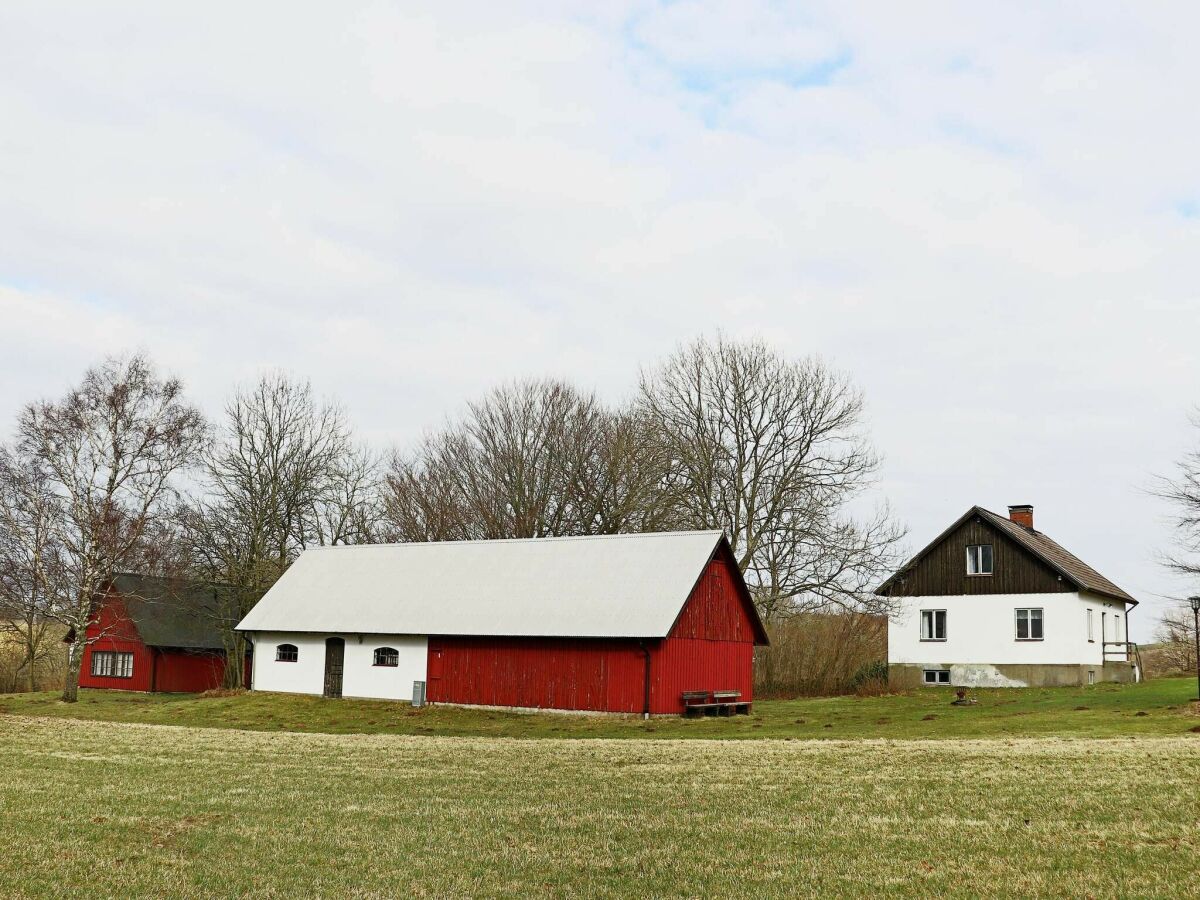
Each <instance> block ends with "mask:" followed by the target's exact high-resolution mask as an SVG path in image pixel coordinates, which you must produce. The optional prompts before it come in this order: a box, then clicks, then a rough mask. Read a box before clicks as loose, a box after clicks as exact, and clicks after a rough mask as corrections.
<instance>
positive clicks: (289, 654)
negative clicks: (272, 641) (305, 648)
mask: <svg viewBox="0 0 1200 900" xmlns="http://www.w3.org/2000/svg"><path fill="white" fill-rule="evenodd" d="M299 658H300V651H299V650H297V649H296V645H295V644H280V645H279V646H278V647H276V648H275V662H295V661H296V660H298V659H299Z"/></svg>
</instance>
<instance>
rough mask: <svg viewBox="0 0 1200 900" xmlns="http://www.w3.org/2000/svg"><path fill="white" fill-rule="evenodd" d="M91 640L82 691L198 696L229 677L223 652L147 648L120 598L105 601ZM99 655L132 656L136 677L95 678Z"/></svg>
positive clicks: (89, 633) (82, 674) (92, 627)
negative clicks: (94, 661)
mask: <svg viewBox="0 0 1200 900" xmlns="http://www.w3.org/2000/svg"><path fill="white" fill-rule="evenodd" d="M87 638H88V641H89V642H90V643H89V644H88V646H87V648H86V649H85V650H84V652H83V667H82V669H81V670H80V672H79V686H80V687H85V688H113V689H116V690H122V691H164V692H178V693H194V692H199V691H207V690H209V689H210V688H215V687H219V686H220V684H221V679H222V677H223V676H224V674H225V655H224V653H223V652H221V651H212V650H179V649H172V648H164V647H147V646H146V645H145V644H144V643H142V639H141V637H140V636H139V635H138V632H137V628H135V627H134V624H133V622H132V621H131V620H130V619H129V616H128V615H127V613H126V612H125V607H124V604H123V603H122V602H121V598H120V597H119V596H117V595H113V594H110V595H109V596H107V597H106V598H105V600H104V603H103V604H102V605H101V607H100V609H99V611H98V613H97V615H96V618H95V620H94V621H93V622H92V624H90V625H89V626H88V630H87ZM97 651H115V652H117V653H132V654H133V675H132V676H131V677H129V678H115V677H112V676H101V675H93V674H92V654H93V653H95V652H97Z"/></svg>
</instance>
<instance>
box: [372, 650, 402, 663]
mask: <svg viewBox="0 0 1200 900" xmlns="http://www.w3.org/2000/svg"><path fill="white" fill-rule="evenodd" d="M375 665H377V666H391V667H395V666H398V665H400V651H399V650H397V649H396V648H395V647H376V648H375Z"/></svg>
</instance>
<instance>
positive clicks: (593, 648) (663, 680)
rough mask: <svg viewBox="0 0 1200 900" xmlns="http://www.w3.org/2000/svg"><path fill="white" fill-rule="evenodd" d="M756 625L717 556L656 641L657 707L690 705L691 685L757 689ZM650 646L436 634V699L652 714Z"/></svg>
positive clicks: (432, 687) (745, 695) (432, 665)
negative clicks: (647, 653)
mask: <svg viewBox="0 0 1200 900" xmlns="http://www.w3.org/2000/svg"><path fill="white" fill-rule="evenodd" d="M754 638H755V634H754V625H753V621H752V620H751V618H750V615H749V613H748V612H747V611H746V608H745V606H744V605H743V602H742V598H741V595H740V593H739V592H738V589H737V583H736V581H735V578H734V575H733V574H732V573H731V571H730V569H729V568H728V564H727V563H726V561H725V560H724V559H723V558H718V559H716V560H713V561H712V562H711V563H709V565H708V567H707V568H706V570H705V572H704V575H703V576H701V578H700V580H699V582H698V583H697V584H696V587H695V588H694V589H693V591H692V594H691V596H690V597H689V598H688V601H687V603H686V604H685V605H684V607H683V609H682V611H681V613H680V616H679V618H678V620H677V621H676V623H675V626H674V628H673V629H672V630H671V634H670V636H669V637H667V638H666V639H665V640H650V641H648V642H647V646H648V647H649V649H650V655H651V679H650V686H651V699H650V709H651V711H652V712H655V713H681V712H683V701H682V699H681V696H680V695H681V694H682V693H683V692H684V691H694V690H708V691H722V690H734V691H741V693H742V699H743V700H746V701H750V700H751V699H752V692H753V667H754ZM645 675H646V662H645V654H644V652H643V650H642V647H641V645H640V643H639V641H637V640H632V639H607V638H503V637H496V638H491V637H455V636H444V637H430V639H429V667H428V697H429V700H430V701H432V702H434V703H468V704H476V705H481V706H523V707H532V708H539V709H579V710H604V711H608V712H631V713H639V712H642V710H643V709H644V705H645V699H644V698H645Z"/></svg>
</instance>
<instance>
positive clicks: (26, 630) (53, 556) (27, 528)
mask: <svg viewBox="0 0 1200 900" xmlns="http://www.w3.org/2000/svg"><path fill="white" fill-rule="evenodd" d="M60 514H61V504H60V502H59V497H58V495H57V494H56V493H55V491H54V487H53V485H52V484H51V482H50V477H49V474H48V472H47V471H46V469H45V467H44V466H42V465H41V464H40V463H39V461H38V460H37V459H35V458H33V457H31V456H28V455H23V454H20V453H18V452H17V451H15V450H13V449H10V448H7V447H0V633H7V634H9V635H11V636H12V637H13V638H14V639H15V640H16V641H17V642H18V643H19V644H20V647H21V652H22V659H21V663H20V667H19V668H18V670H17V672H18V673H21V674H23V676H24V679H25V685H26V689H27V690H30V691H32V690H35V689H36V681H37V669H38V666H39V664H41V663H43V662H44V661H46V659H47V657H48V656H49V654H50V653H52V652H53V651H54V650H55V649H56V644H57V641H55V640H53V635H54V632H53V629H52V628H51V626H52V625H53V624H54V619H53V618H52V613H53V612H54V610H55V609H56V608H57V607H59V606H60V605H61V604H62V601H63V599H64V597H66V596H68V591H67V584H66V577H65V575H66V571H65V565H64V559H63V553H62V547H61V545H60V543H59V532H58V529H57V527H56V525H57V522H58V519H59V516H60Z"/></svg>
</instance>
